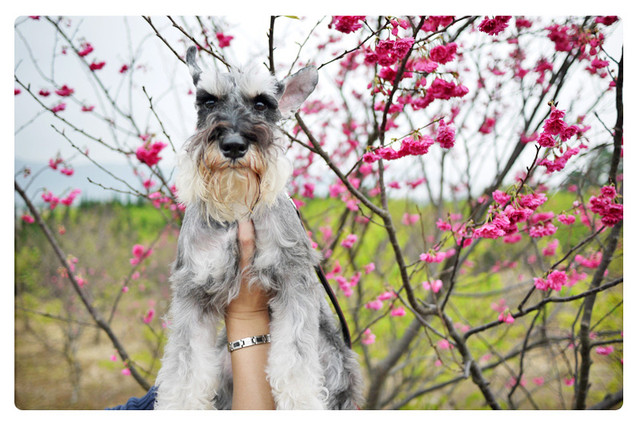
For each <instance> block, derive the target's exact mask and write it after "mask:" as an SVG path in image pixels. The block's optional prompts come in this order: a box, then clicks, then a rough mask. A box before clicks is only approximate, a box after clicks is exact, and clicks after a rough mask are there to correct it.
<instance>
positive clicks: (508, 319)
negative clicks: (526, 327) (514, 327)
mask: <svg viewBox="0 0 640 427" xmlns="http://www.w3.org/2000/svg"><path fill="white" fill-rule="evenodd" d="M498 320H499V321H500V322H504V323H513V322H514V321H515V319H514V318H513V316H512V315H511V313H510V312H509V311H508V310H505V311H503V312H502V313H500V314H499V315H498Z"/></svg>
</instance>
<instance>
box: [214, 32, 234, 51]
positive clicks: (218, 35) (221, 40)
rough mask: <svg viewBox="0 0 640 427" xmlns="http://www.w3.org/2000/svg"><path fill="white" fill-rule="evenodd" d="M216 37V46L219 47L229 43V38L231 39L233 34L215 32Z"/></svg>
mask: <svg viewBox="0 0 640 427" xmlns="http://www.w3.org/2000/svg"><path fill="white" fill-rule="evenodd" d="M216 38H217V39H218V46H220V48H224V47H227V46H229V45H231V40H233V36H225V35H224V34H223V33H216Z"/></svg>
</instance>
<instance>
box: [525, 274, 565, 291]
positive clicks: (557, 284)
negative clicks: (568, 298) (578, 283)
mask: <svg viewBox="0 0 640 427" xmlns="http://www.w3.org/2000/svg"><path fill="white" fill-rule="evenodd" d="M567 280H568V277H567V273H566V272H564V271H561V270H553V271H551V272H550V273H549V274H547V278H546V279H541V278H539V277H535V278H534V279H533V283H534V285H535V287H536V289H540V290H541V291H547V290H549V289H552V290H554V291H559V290H561V289H562V287H563V286H565V285H566V284H567Z"/></svg>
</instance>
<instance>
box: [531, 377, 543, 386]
mask: <svg viewBox="0 0 640 427" xmlns="http://www.w3.org/2000/svg"><path fill="white" fill-rule="evenodd" d="M532 381H533V383H534V384H535V385H538V386H540V385H542V384H544V378H543V377H535V378H533V379H532Z"/></svg>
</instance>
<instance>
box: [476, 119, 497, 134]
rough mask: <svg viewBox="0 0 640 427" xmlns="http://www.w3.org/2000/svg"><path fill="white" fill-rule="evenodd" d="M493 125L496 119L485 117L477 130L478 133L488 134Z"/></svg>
mask: <svg viewBox="0 0 640 427" xmlns="http://www.w3.org/2000/svg"><path fill="white" fill-rule="evenodd" d="M495 125H496V119H494V118H493V117H487V118H486V119H485V120H484V123H482V126H480V129H479V130H478V131H479V132H480V133H484V134H489V133H491V131H493V128H494V126H495Z"/></svg>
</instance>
